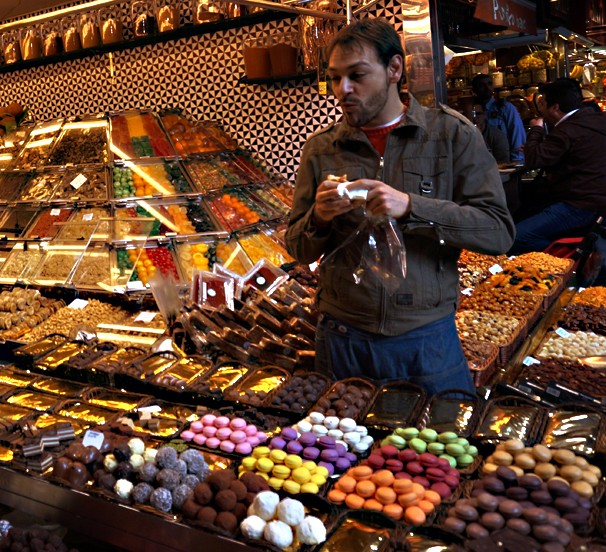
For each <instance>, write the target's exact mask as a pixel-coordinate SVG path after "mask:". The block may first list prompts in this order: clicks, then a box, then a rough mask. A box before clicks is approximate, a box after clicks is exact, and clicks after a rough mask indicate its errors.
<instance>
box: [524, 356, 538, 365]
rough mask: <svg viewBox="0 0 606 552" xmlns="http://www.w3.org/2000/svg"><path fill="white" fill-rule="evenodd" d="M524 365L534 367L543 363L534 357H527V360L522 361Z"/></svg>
mask: <svg viewBox="0 0 606 552" xmlns="http://www.w3.org/2000/svg"><path fill="white" fill-rule="evenodd" d="M522 364H523V365H524V366H532V365H533V364H541V361H540V360H538V359H536V358H534V357H531V356H527V357H526V358H525V359H524V360H523V361H522Z"/></svg>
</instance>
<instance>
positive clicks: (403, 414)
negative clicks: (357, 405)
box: [364, 380, 427, 431]
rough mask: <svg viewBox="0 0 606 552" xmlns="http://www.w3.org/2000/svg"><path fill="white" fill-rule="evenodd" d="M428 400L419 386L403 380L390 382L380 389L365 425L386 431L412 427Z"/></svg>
mask: <svg viewBox="0 0 606 552" xmlns="http://www.w3.org/2000/svg"><path fill="white" fill-rule="evenodd" d="M426 400H427V396H426V393H425V391H424V390H423V389H422V388H421V387H419V386H418V385H414V384H412V383H409V382H407V381H403V380H400V381H390V382H388V383H385V384H383V385H381V386H380V387H379V388H378V390H377V393H376V397H375V399H374V401H373V402H372V404H371V405H370V408H369V410H368V414H367V415H366V418H365V419H364V424H365V425H367V426H370V427H373V428H375V429H380V430H385V431H389V430H393V429H394V428H396V427H402V426H407V425H411V424H413V423H415V422H416V420H417V417H418V415H419V414H420V412H421V410H422V408H423V407H424V406H425V402H426Z"/></svg>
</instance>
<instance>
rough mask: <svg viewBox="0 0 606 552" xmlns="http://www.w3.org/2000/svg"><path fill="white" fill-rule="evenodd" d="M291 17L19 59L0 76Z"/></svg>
mask: <svg viewBox="0 0 606 552" xmlns="http://www.w3.org/2000/svg"><path fill="white" fill-rule="evenodd" d="M294 17H296V15H295V14H292V13H284V12H281V11H263V12H260V13H255V14H252V15H245V16H242V17H235V18H233V19H223V20H221V21H213V22H209V23H202V24H200V25H184V26H182V27H179V28H178V29H175V30H174V31H167V32H164V33H156V34H153V35H149V36H144V37H140V38H136V39H133V40H122V41H120V42H115V43H113V44H104V45H102V46H97V47H95V48H83V49H80V50H77V51H75V52H64V53H61V54H57V55H54V56H48V57H41V58H38V59H32V60H26V61H23V60H22V61H18V62H15V63H11V64H8V65H6V64H4V65H1V66H0V74H4V73H12V72H15V71H20V70H22V69H29V68H32V67H42V66H45V65H52V64H55V63H60V62H63V61H72V60H76V59H84V58H88V57H94V56H100V55H104V54H107V53H110V52H117V51H122V50H132V49H133V48H138V47H140V46H147V45H149V44H158V43H162V42H170V41H175V40H179V39H180V38H188V37H192V36H199V35H204V34H207V33H216V32H219V31H225V30H228V29H234V28H238V27H245V26H250V25H256V24H258V23H268V22H271V21H280V20H282V19H292V18H294Z"/></svg>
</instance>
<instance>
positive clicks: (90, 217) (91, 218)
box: [82, 213, 95, 222]
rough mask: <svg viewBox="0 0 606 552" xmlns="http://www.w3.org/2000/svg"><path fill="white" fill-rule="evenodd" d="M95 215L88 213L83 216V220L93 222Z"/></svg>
mask: <svg viewBox="0 0 606 552" xmlns="http://www.w3.org/2000/svg"><path fill="white" fill-rule="evenodd" d="M94 216H95V215H94V214H93V213H86V215H82V220H83V221H85V222H89V221H91V220H93V217H94Z"/></svg>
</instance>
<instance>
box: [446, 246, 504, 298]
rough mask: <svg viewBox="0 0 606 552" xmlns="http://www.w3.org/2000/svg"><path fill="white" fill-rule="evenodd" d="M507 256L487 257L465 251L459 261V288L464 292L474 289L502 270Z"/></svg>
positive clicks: (482, 254)
mask: <svg viewBox="0 0 606 552" xmlns="http://www.w3.org/2000/svg"><path fill="white" fill-rule="evenodd" d="M507 260H508V259H507V255H486V254H484V253H476V252H474V251H469V250H468V249H464V250H463V251H461V255H460V257H459V260H458V264H457V266H458V271H459V286H460V288H461V289H462V290H465V289H473V288H475V286H476V285H477V284H479V283H480V282H482V281H484V280H485V279H486V278H488V277H489V276H490V275H491V274H492V273H493V272H494V271H498V270H500V269H501V268H502V267H503V265H504V264H505V263H506V262H507Z"/></svg>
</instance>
